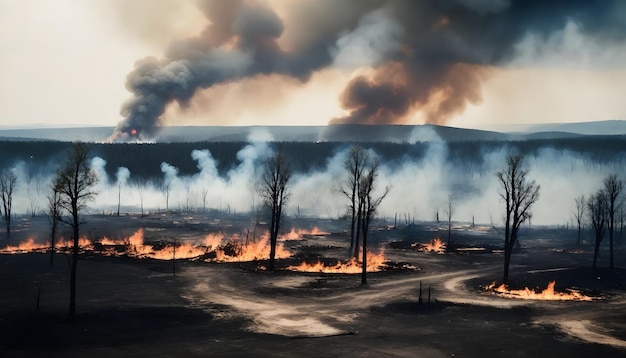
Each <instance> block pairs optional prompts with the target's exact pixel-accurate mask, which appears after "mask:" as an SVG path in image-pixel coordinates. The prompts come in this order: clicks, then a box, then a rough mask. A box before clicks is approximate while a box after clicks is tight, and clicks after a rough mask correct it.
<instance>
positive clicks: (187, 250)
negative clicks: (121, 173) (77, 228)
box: [0, 229, 292, 262]
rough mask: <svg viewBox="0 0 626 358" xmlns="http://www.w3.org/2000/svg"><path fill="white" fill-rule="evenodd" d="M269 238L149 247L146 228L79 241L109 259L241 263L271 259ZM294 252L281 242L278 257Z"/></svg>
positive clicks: (10, 249) (12, 249)
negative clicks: (209, 256)
mask: <svg viewBox="0 0 626 358" xmlns="http://www.w3.org/2000/svg"><path fill="white" fill-rule="evenodd" d="M268 242H269V237H268V236H267V235H264V236H262V237H261V239H259V240H256V241H247V240H246V242H244V241H243V240H241V238H240V237H239V236H238V235H232V236H231V237H230V238H226V237H225V235H223V234H221V233H217V234H209V235H207V236H206V237H205V238H204V239H203V240H202V241H201V242H199V243H194V242H180V243H178V242H174V243H165V244H164V243H160V244H147V243H145V242H144V231H143V229H139V230H137V232H135V233H134V234H133V235H131V236H129V237H127V238H123V239H119V240H115V239H110V238H108V237H103V238H102V239H100V240H98V241H96V244H95V245H94V244H93V243H92V242H91V241H90V240H89V239H87V238H84V237H83V238H80V239H79V242H78V244H79V247H80V249H81V250H94V252H96V253H98V254H100V255H106V256H129V257H135V258H151V259H156V260H172V259H174V258H175V259H195V258H199V257H201V256H204V255H206V254H208V253H212V252H214V253H215V258H214V259H206V260H205V261H222V262H233V261H236V262H242V261H253V260H261V259H267V258H269V254H270V246H269V244H268ZM72 246H73V241H72V240H59V241H58V243H57V244H56V245H55V247H56V249H57V250H61V251H67V250H69V249H71V248H72ZM49 249H50V244H49V243H44V244H39V243H36V242H35V240H34V239H33V238H30V239H28V240H27V241H25V242H22V243H20V244H19V245H17V246H11V245H9V246H6V247H5V248H2V249H0V254H22V253H28V252H36V251H47V250H49ZM291 255H292V253H291V252H290V251H289V250H287V249H286V248H285V247H284V245H283V244H282V243H280V242H279V243H278V244H277V245H276V256H275V257H276V258H278V259H281V258H287V257H290V256H291Z"/></svg>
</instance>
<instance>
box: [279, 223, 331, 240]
mask: <svg viewBox="0 0 626 358" xmlns="http://www.w3.org/2000/svg"><path fill="white" fill-rule="evenodd" d="M328 234H329V233H328V232H325V231H321V230H320V229H319V228H318V227H317V226H314V227H313V228H312V229H311V230H306V229H296V228H294V227H292V228H291V231H289V232H288V233H287V234H285V235H283V236H282V239H283V240H301V239H302V237H304V236H322V235H328Z"/></svg>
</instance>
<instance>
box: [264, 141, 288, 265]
mask: <svg viewBox="0 0 626 358" xmlns="http://www.w3.org/2000/svg"><path fill="white" fill-rule="evenodd" d="M291 174H292V172H291V167H290V166H289V164H288V163H287V161H286V160H285V157H283V155H282V154H281V153H280V152H276V153H274V155H272V156H271V157H270V158H268V159H267V160H266V161H265V165H264V170H263V175H262V177H261V183H260V185H259V195H260V196H261V198H263V201H264V203H265V206H266V208H267V209H268V211H269V216H270V261H269V265H268V268H267V269H268V270H269V271H273V270H274V261H275V257H276V243H277V241H278V233H279V231H280V223H281V217H282V215H283V208H284V207H285V205H286V203H287V201H288V200H289V195H290V193H289V190H288V189H289V181H290V180H291Z"/></svg>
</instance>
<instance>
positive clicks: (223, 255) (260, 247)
mask: <svg viewBox="0 0 626 358" xmlns="http://www.w3.org/2000/svg"><path fill="white" fill-rule="evenodd" d="M227 247H230V250H227V249H226V248H227ZM216 253H217V261H223V262H242V261H254V260H262V259H267V258H269V257H270V245H269V236H267V235H263V236H262V237H261V239H260V240H258V241H254V242H247V243H243V242H242V241H241V240H240V239H239V238H238V237H236V236H235V237H234V238H233V239H231V240H229V242H228V243H227V244H226V245H223V246H220V247H218V249H217V251H216ZM291 255H292V253H291V252H290V251H289V250H287V249H285V247H284V245H283V244H282V243H280V242H279V243H277V244H276V255H275V258H277V259H284V258H287V257H290V256H291Z"/></svg>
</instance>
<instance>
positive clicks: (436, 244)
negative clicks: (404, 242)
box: [411, 237, 446, 254]
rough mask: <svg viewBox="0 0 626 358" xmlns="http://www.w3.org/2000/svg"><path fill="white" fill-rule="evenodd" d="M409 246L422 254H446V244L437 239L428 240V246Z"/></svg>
mask: <svg viewBox="0 0 626 358" xmlns="http://www.w3.org/2000/svg"><path fill="white" fill-rule="evenodd" d="M411 246H412V247H414V248H417V250H418V251H422V252H435V253H437V254H444V253H445V252H446V244H444V243H443V241H441V239H440V238H438V237H436V238H434V239H432V240H430V242H429V243H428V244H411Z"/></svg>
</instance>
